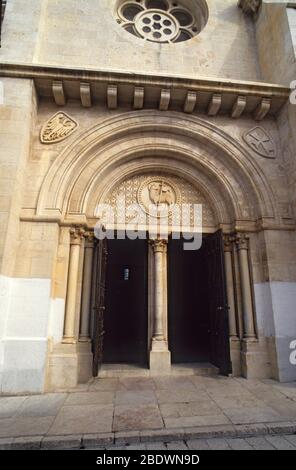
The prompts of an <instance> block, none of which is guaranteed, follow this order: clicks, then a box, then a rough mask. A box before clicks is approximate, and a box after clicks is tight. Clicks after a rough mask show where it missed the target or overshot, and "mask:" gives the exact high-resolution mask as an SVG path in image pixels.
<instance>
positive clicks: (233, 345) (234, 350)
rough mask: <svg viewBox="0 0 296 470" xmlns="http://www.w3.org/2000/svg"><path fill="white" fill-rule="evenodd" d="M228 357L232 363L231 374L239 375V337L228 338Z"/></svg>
mask: <svg viewBox="0 0 296 470" xmlns="http://www.w3.org/2000/svg"><path fill="white" fill-rule="evenodd" d="M230 358H231V364H232V375H233V377H241V375H242V365H241V342H240V339H239V338H236V337H232V338H230Z"/></svg>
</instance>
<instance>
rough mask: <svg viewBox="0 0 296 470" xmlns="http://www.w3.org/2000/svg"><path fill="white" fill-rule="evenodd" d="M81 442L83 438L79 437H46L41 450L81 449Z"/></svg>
mask: <svg viewBox="0 0 296 470" xmlns="http://www.w3.org/2000/svg"><path fill="white" fill-rule="evenodd" d="M81 440H82V439H81V436H79V435H74V436H71V435H68V436H51V437H45V438H44V439H43V440H42V442H41V448H42V449H47V450H54V449H66V450H70V449H80V447H81Z"/></svg>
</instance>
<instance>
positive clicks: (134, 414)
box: [113, 404, 163, 432]
mask: <svg viewBox="0 0 296 470" xmlns="http://www.w3.org/2000/svg"><path fill="white" fill-rule="evenodd" d="M158 428H159V429H161V428H163V421H162V417H161V414H160V411H159V408H158V406H156V405H151V404H147V405H144V404H143V405H134V406H132V405H119V406H116V407H115V410H114V420H113V431H115V432H116V431H123V430H142V429H158Z"/></svg>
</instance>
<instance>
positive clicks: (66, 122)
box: [40, 112, 78, 144]
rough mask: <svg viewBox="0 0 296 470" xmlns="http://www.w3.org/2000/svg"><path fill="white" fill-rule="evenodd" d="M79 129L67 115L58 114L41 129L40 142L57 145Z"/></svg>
mask: <svg viewBox="0 0 296 470" xmlns="http://www.w3.org/2000/svg"><path fill="white" fill-rule="evenodd" d="M77 127H78V123H77V122H76V121H74V119H72V118H71V117H70V116H68V115H67V114H66V113H63V112H58V113H56V114H55V115H54V116H52V118H50V119H49V121H47V122H46V123H45V124H44V126H43V127H42V129H41V132H40V140H41V142H42V143H43V144H55V143H56V142H61V141H62V140H64V139H66V138H67V137H69V136H70V135H71V134H72V133H73V132H74V131H75V130H76V129H77Z"/></svg>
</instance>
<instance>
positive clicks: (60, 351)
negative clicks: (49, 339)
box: [46, 343, 78, 392]
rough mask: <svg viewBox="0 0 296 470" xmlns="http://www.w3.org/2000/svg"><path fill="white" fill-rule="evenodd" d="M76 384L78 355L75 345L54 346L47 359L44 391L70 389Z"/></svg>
mask: <svg viewBox="0 0 296 470" xmlns="http://www.w3.org/2000/svg"><path fill="white" fill-rule="evenodd" d="M77 384H78V354H77V346H76V344H63V343H61V344H56V345H54V346H53V347H52V350H51V352H50V354H49V358H48V367H47V377H46V391H47V392H54V391H57V390H59V389H71V388H74V387H77Z"/></svg>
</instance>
